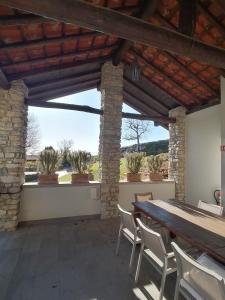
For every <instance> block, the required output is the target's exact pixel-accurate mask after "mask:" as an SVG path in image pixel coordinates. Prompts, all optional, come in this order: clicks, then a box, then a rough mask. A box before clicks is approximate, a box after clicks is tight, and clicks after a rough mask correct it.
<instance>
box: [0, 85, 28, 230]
mask: <svg viewBox="0 0 225 300" xmlns="http://www.w3.org/2000/svg"><path fill="white" fill-rule="evenodd" d="M26 93H27V88H26V86H25V85H24V83H23V81H20V80H18V81H13V82H12V85H11V88H10V90H3V89H0V231H5V230H7V231H8V230H14V229H16V227H17V224H18V213H19V204H20V198H21V192H20V188H21V185H22V184H23V180H24V163H25V133H26V122H27V107H26V105H25V104H24V97H25V95H26Z"/></svg>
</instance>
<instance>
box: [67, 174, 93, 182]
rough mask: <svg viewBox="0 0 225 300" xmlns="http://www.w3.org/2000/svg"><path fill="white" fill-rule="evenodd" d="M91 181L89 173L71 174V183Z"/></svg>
mask: <svg viewBox="0 0 225 300" xmlns="http://www.w3.org/2000/svg"><path fill="white" fill-rule="evenodd" d="M87 182H89V177H88V174H72V175H71V183H72V184H76V183H87Z"/></svg>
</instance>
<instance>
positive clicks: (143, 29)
mask: <svg viewBox="0 0 225 300" xmlns="http://www.w3.org/2000/svg"><path fill="white" fill-rule="evenodd" d="M35 2H36V3H35ZM221 2H222V1H219V0H218V1H209V0H207V1H205V0H204V1H203V0H201V1H200V0H199V1H197V0H190V1H185V0H179V1H176V0H161V1H156V0H147V1H146V0H145V1H143V0H92V1H73V7H70V5H71V1H67V0H65V1H59V0H58V1H57V0H51V1H47V2H46V3H45V5H43V4H41V3H40V1H32V0H29V1H22V0H14V1H13V0H0V5H1V6H0V43H1V48H0V85H1V87H3V88H6V89H7V88H9V87H10V81H12V80H15V79H23V80H24V81H25V83H26V85H27V86H28V90H29V95H28V98H27V103H28V104H30V105H39V106H47V104H46V101H48V100H51V99H54V98H57V97H62V96H65V95H70V94H74V93H79V92H81V91H86V90H88V89H93V88H97V87H98V86H99V84H100V77H101V74H100V70H101V65H102V64H103V63H104V62H106V61H108V60H112V61H113V63H114V64H115V65H116V64H119V63H120V62H123V63H124V65H125V70H124V102H125V103H127V104H128V105H130V106H131V107H133V108H135V109H136V110H137V111H139V112H140V113H142V114H144V115H146V116H149V117H152V118H153V119H154V117H155V118H156V119H155V121H156V120H157V118H159V123H163V122H161V121H162V120H163V118H165V123H166V122H168V112H169V110H170V109H171V108H174V107H176V106H178V105H183V106H185V107H186V108H187V111H188V112H193V111H196V110H199V109H202V108H205V107H208V106H210V105H214V104H217V103H219V102H220V76H221V75H223V74H224V68H225V50H223V49H224V48H225V7H224V5H223V3H222V4H221ZM53 3H54V4H55V5H53ZM93 4H95V5H97V7H96V6H93ZM60 5H64V8H65V9H60ZM75 8H76V9H75ZM107 8H109V9H107ZM71 11H72V12H71ZM121 14H123V15H121ZM43 16H46V17H43ZM96 16H97V17H96ZM130 16H133V17H135V18H131V17H130ZM47 17H48V18H47ZM51 18H53V19H54V20H53V19H51ZM117 20H118V21H117ZM142 20H143V21H142ZM71 23H72V24H71ZM165 29H166V30H167V31H166V30H165ZM103 32H104V33H103ZM181 33H182V34H181ZM133 65H135V66H138V68H139V69H140V71H141V79H140V80H138V81H134V80H133V78H132V66H133ZM68 109H69V108H68Z"/></svg>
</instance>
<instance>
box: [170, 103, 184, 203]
mask: <svg viewBox="0 0 225 300" xmlns="http://www.w3.org/2000/svg"><path fill="white" fill-rule="evenodd" d="M185 115H186V109H185V108H184V107H181V106H180V107H177V108H175V109H172V110H170V113H169V116H170V117H171V118H176V123H171V124H169V134H170V140H169V179H171V180H174V181H175V183H176V188H175V197H176V199H177V200H180V201H184V200H185V181H184V180H185V178H184V174H185Z"/></svg>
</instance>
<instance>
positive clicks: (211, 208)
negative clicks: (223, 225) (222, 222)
mask: <svg viewBox="0 0 225 300" xmlns="http://www.w3.org/2000/svg"><path fill="white" fill-rule="evenodd" d="M198 208H201V209H203V210H205V211H208V212H211V213H213V214H215V215H218V216H222V214H223V207H222V206H219V205H215V204H211V203H207V202H204V201H202V200H199V201H198Z"/></svg>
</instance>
